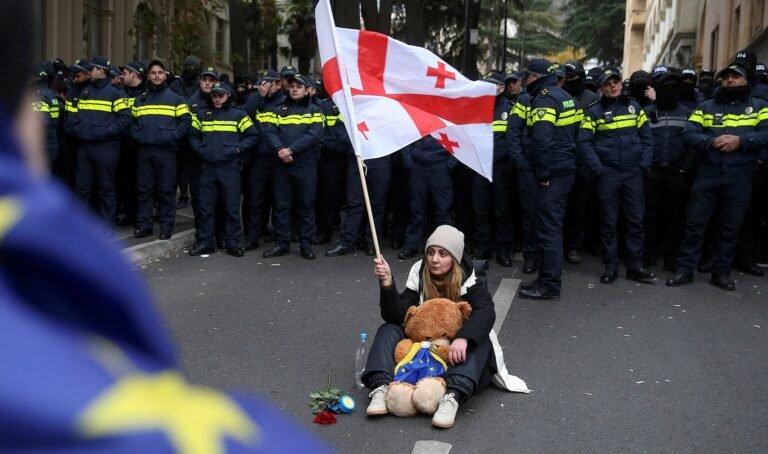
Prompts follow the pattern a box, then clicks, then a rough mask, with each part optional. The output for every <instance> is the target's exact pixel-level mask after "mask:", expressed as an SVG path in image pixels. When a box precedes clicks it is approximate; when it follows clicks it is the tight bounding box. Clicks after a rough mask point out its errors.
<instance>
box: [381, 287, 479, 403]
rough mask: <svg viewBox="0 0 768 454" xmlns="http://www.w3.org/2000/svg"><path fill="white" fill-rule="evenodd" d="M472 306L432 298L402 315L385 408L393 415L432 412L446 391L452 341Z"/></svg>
mask: <svg viewBox="0 0 768 454" xmlns="http://www.w3.org/2000/svg"><path fill="white" fill-rule="evenodd" d="M471 313H472V306H470V305H469V303H467V302H464V301H462V302H459V303H454V302H453V301H451V300H449V299H445V298H433V299H430V300H427V301H425V302H423V303H421V304H420V305H418V306H411V307H410V308H409V309H408V312H407V313H406V314H405V321H404V322H403V327H404V328H405V335H406V338H405V339H403V340H401V341H400V342H399V343H398V344H397V346H396V347H395V355H394V356H395V363H396V364H397V367H396V369H395V381H393V382H392V383H390V384H389V387H388V389H387V397H386V402H387V410H388V411H389V412H390V413H392V414H393V415H396V416H414V415H416V414H417V413H419V412H421V413H426V414H430V415H431V414H434V413H435V412H436V411H437V407H438V405H439V400H440V398H441V397H443V395H444V394H445V389H446V386H445V380H444V379H443V378H442V377H444V376H445V371H446V369H447V361H448V351H449V347H450V344H451V341H452V340H453V339H454V337H455V336H456V333H458V332H459V329H460V328H461V326H462V324H463V323H464V320H467V319H469V316H470V314H471Z"/></svg>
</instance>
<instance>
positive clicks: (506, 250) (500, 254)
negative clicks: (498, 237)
mask: <svg viewBox="0 0 768 454" xmlns="http://www.w3.org/2000/svg"><path fill="white" fill-rule="evenodd" d="M496 263H498V264H499V265H501V266H503V267H505V268H509V267H511V266H512V248H511V247H508V246H507V247H501V248H499V250H498V251H496Z"/></svg>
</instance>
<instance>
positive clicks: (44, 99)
mask: <svg viewBox="0 0 768 454" xmlns="http://www.w3.org/2000/svg"><path fill="white" fill-rule="evenodd" d="M52 78H53V65H52V64H51V63H50V62H43V63H41V64H40V65H39V66H38V67H37V71H36V73H35V82H34V84H33V87H32V88H33V89H34V90H35V94H36V95H37V96H38V100H37V101H35V102H33V103H32V110H34V111H35V112H40V115H41V117H42V119H43V124H45V131H46V132H45V151H46V156H47V158H48V165H49V166H51V165H53V162H54V161H55V160H56V156H57V155H58V154H59V136H58V134H59V131H58V129H59V120H60V116H61V104H60V103H59V98H58V96H57V95H56V93H55V92H54V91H53V90H51V89H50V88H48V86H49V84H50V83H51V79H52Z"/></svg>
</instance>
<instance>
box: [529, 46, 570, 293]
mask: <svg viewBox="0 0 768 454" xmlns="http://www.w3.org/2000/svg"><path fill="white" fill-rule="evenodd" d="M557 69H558V65H554V64H552V63H550V62H549V61H547V60H545V59H536V60H533V61H532V62H531V64H530V65H529V66H528V76H527V77H526V90H527V91H528V92H529V93H530V95H531V96H532V98H531V109H530V113H529V114H528V119H527V122H526V123H527V126H526V129H525V133H526V135H527V136H528V139H527V140H528V143H527V144H526V150H530V151H529V156H530V160H529V162H528V163H529V165H530V166H531V170H532V173H533V176H534V178H535V187H536V208H535V209H536V233H537V241H538V252H539V256H540V265H539V274H538V277H537V278H536V279H534V280H533V281H532V282H528V283H525V284H523V285H521V287H520V290H519V291H518V296H519V297H520V298H530V299H540V300H545V299H557V298H560V289H561V279H560V275H561V274H562V262H563V218H564V216H565V208H566V204H567V202H568V193H569V192H570V191H571V186H573V180H574V174H575V172H576V143H575V140H574V139H575V137H576V132H577V130H578V127H579V123H580V122H581V117H582V114H581V112H580V111H579V109H578V108H577V106H576V102H575V101H574V99H573V98H572V97H571V96H570V95H569V94H568V93H567V92H566V91H565V90H563V89H561V88H559V87H557V86H556V84H557V74H556V71H557Z"/></svg>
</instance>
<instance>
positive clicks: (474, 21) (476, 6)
mask: <svg viewBox="0 0 768 454" xmlns="http://www.w3.org/2000/svg"><path fill="white" fill-rule="evenodd" d="M465 1H468V2H469V28H470V29H479V28H480V1H481V0H465ZM477 74H478V72H477V44H470V45H469V68H467V69H466V72H465V73H464V75H465V76H467V78H469V79H473V80H474V79H477Z"/></svg>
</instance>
